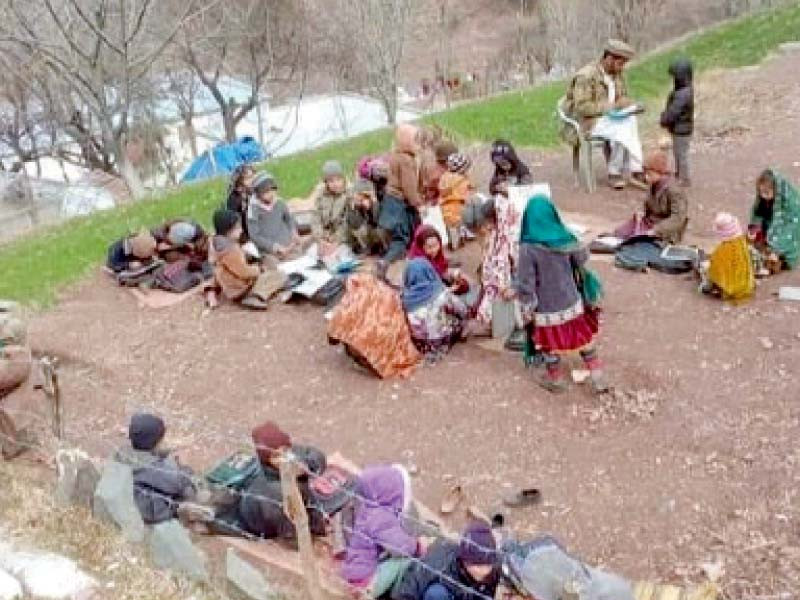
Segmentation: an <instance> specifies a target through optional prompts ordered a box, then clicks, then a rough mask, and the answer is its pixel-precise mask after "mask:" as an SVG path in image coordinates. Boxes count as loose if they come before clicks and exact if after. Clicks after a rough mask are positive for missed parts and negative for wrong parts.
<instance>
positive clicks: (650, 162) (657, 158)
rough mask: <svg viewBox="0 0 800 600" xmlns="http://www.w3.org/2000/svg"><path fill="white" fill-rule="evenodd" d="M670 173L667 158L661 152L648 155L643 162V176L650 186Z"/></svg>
mask: <svg viewBox="0 0 800 600" xmlns="http://www.w3.org/2000/svg"><path fill="white" fill-rule="evenodd" d="M670 173H672V170H671V169H670V166H669V158H668V157H667V155H666V154H665V153H664V152H662V151H661V150H657V151H655V152H652V153H650V154H649V155H648V156H647V159H646V160H645V161H644V174H645V177H646V179H647V183H649V184H650V185H655V184H656V183H658V182H659V181H661V180H662V179H664V178H665V177H668V176H669V175H670Z"/></svg>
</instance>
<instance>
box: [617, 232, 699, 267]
mask: <svg viewBox="0 0 800 600" xmlns="http://www.w3.org/2000/svg"><path fill="white" fill-rule="evenodd" d="M666 247H667V245H666V244H665V243H664V242H662V241H661V240H659V239H658V238H654V237H652V236H646V235H641V236H636V237H632V238H630V239H629V240H626V241H624V242H623V243H622V244H621V245H620V247H619V248H618V249H617V251H616V253H615V254H614V265H615V266H617V267H619V268H621V269H627V270H629V271H640V272H645V271H647V269H648V268H650V269H655V270H656V271H659V272H661V273H668V274H671V275H678V274H680V273H688V272H689V271H691V270H692V268H693V267H694V260H693V259H691V258H689V257H685V256H675V257H670V256H664V249H665V248H666Z"/></svg>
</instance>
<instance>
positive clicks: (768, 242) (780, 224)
mask: <svg viewBox="0 0 800 600" xmlns="http://www.w3.org/2000/svg"><path fill="white" fill-rule="evenodd" d="M749 236H750V240H751V241H752V242H753V244H754V245H755V246H756V247H757V248H759V250H761V251H762V252H763V253H764V255H765V257H766V264H767V268H769V270H770V271H771V272H772V273H777V272H779V271H781V270H782V269H784V268H785V269H794V268H795V267H796V266H797V265H798V263H800V193H798V191H797V188H795V187H794V186H793V185H792V184H791V183H789V181H788V180H787V179H785V178H784V177H782V176H781V175H780V174H779V173H777V172H776V171H774V170H772V169H767V170H766V171H764V172H763V173H762V174H761V175H760V176H759V178H758V181H757V182H756V201H755V203H754V204H753V211H752V213H751V216H750V227H749Z"/></svg>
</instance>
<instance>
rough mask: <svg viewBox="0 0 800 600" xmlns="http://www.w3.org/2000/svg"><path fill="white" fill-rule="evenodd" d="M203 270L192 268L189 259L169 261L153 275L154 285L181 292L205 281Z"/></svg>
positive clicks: (166, 290)
mask: <svg viewBox="0 0 800 600" xmlns="http://www.w3.org/2000/svg"><path fill="white" fill-rule="evenodd" d="M205 279H206V276H205V273H204V272H203V270H199V271H197V270H192V269H191V268H190V264H189V259H183V260H179V261H176V262H174V263H168V264H166V265H163V266H162V267H161V268H159V269H157V270H156V271H155V273H154V277H153V286H154V287H155V288H157V289H159V290H164V291H165V292H173V293H175V294H181V293H183V292H186V291H188V290H190V289H192V288H193V287H195V286H196V285H200V284H201V283H203V281H205Z"/></svg>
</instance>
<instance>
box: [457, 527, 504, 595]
mask: <svg viewBox="0 0 800 600" xmlns="http://www.w3.org/2000/svg"><path fill="white" fill-rule="evenodd" d="M458 560H459V561H460V562H461V565H462V566H463V567H464V569H465V570H466V571H467V573H469V576H470V577H471V578H472V579H473V581H476V582H479V583H480V582H482V581H485V580H486V579H487V578H488V577H489V576H490V575H491V574H492V572H493V571H494V570H495V567H496V565H497V562H498V557H497V542H496V540H495V538H494V534H493V533H492V530H491V528H490V527H489V525H488V524H486V523H472V524H471V525H469V526H468V527H467V530H466V531H465V532H464V533H463V534H462V536H461V543H460V544H459V547H458Z"/></svg>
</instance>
